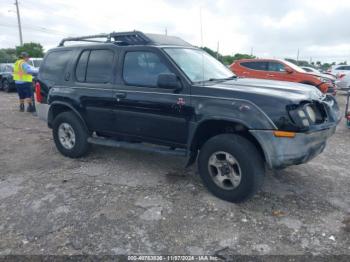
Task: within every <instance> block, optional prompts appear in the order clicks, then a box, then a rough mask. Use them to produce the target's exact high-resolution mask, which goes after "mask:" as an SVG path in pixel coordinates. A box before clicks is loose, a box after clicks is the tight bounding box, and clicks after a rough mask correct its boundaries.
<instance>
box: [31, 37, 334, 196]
mask: <svg viewBox="0 0 350 262" xmlns="http://www.w3.org/2000/svg"><path fill="white" fill-rule="evenodd" d="M103 38H105V39H103ZM101 39H102V40H101ZM67 41H85V42H89V41H90V42H91V43H90V44H85V45H74V46H64V44H65V42H67ZM96 42H98V43H96ZM36 97H37V101H38V102H39V103H38V105H37V111H38V114H39V116H40V117H41V118H44V119H47V123H48V126H49V127H50V128H52V130H53V137H54V141H55V144H56V146H57V149H58V150H59V151H60V152H61V153H62V154H63V155H65V156H68V157H72V158H76V157H81V156H83V155H85V154H86V153H87V152H88V151H89V148H90V145H91V144H98V145H107V146H116V147H126V148H135V149H140V150H144V151H147V152H149V151H152V152H159V153H168V154H174V155H183V156H185V157H187V164H188V165H190V164H192V163H194V162H195V160H196V159H198V169H199V174H200V176H201V178H202V180H203V182H204V184H205V185H206V186H207V187H208V189H209V190H210V191H211V192H212V193H213V194H214V195H216V196H218V197H219V198H222V199H224V200H228V201H231V202H239V201H243V200H245V199H247V197H249V196H252V195H253V194H254V192H256V190H257V189H258V188H259V187H260V185H261V184H262V181H263V177H264V173H265V166H267V167H270V168H274V169H277V168H283V167H286V166H289V165H296V164H302V163H305V162H307V161H309V160H310V159H312V158H313V157H315V156H317V155H318V154H320V153H321V152H322V151H323V149H324V148H325V145H326V140H327V139H328V138H329V137H330V136H331V135H332V134H333V133H334V132H335V129H336V125H337V123H338V122H339V120H340V113H339V108H338V105H337V102H336V100H335V99H334V98H333V97H331V96H328V95H322V94H321V93H320V91H319V90H318V89H316V88H315V87H313V86H306V85H302V84H297V83H287V82H278V81H269V80H258V79H244V78H243V79H240V78H237V77H236V76H235V75H234V74H233V73H232V72H231V71H229V70H228V69H227V68H226V67H225V66H224V65H222V64H221V63H220V62H218V61H217V60H216V59H214V58H213V57H212V56H210V55H208V54H207V53H206V52H204V51H202V50H201V49H198V48H196V47H194V46H192V45H190V44H188V43H187V42H185V41H183V40H181V39H180V38H177V37H170V36H164V35H155V34H144V33H141V32H138V31H134V32H126V33H111V34H103V35H95V36H86V37H79V38H66V39H63V40H62V41H61V43H60V45H59V46H58V47H57V48H54V49H52V50H50V51H48V52H47V54H46V56H45V58H44V61H43V64H42V66H41V67H40V72H39V76H38V82H37V83H36ZM155 145H157V146H155Z"/></svg>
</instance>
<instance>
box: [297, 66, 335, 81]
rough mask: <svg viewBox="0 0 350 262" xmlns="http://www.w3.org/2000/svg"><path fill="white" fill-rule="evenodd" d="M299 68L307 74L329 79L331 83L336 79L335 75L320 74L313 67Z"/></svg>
mask: <svg viewBox="0 0 350 262" xmlns="http://www.w3.org/2000/svg"><path fill="white" fill-rule="evenodd" d="M301 68H302V69H303V70H304V71H306V72H308V73H312V74H314V75H317V76H321V77H325V78H329V79H330V80H331V81H333V82H334V81H335V80H336V79H337V77H336V76H335V75H332V74H325V73H322V72H320V71H319V70H317V69H316V68H313V67H308V66H301Z"/></svg>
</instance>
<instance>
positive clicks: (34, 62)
mask: <svg viewBox="0 0 350 262" xmlns="http://www.w3.org/2000/svg"><path fill="white" fill-rule="evenodd" d="M41 61H42V60H39V59H35V60H33V65H34V67H40V65H41Z"/></svg>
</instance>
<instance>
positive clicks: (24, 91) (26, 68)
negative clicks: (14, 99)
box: [13, 52, 38, 112]
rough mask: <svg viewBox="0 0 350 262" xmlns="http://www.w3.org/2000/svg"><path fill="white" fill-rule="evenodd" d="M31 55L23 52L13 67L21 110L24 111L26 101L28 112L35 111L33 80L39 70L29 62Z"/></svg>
mask: <svg viewBox="0 0 350 262" xmlns="http://www.w3.org/2000/svg"><path fill="white" fill-rule="evenodd" d="M28 59H29V55H28V53H26V52H22V53H21V55H20V56H19V59H18V60H17V61H16V62H15V65H14V68H13V80H15V84H16V89H17V93H18V96H19V111H20V112H24V103H27V105H28V106H27V112H34V111H35V108H34V106H33V104H32V92H33V88H32V84H33V83H32V81H33V76H32V75H33V74H36V73H38V70H37V69H35V68H32V67H31V66H30V65H29V64H28V63H27V61H28Z"/></svg>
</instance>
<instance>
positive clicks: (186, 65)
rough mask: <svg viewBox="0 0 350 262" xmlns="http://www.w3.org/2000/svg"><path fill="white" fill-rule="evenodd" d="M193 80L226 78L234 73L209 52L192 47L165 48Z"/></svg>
mask: <svg viewBox="0 0 350 262" xmlns="http://www.w3.org/2000/svg"><path fill="white" fill-rule="evenodd" d="M164 50H165V52H167V54H168V55H169V56H170V57H171V58H172V59H173V60H174V61H175V63H176V64H177V65H178V66H179V67H180V68H181V70H182V71H183V72H184V73H185V74H186V75H187V76H188V78H189V79H190V80H191V81H192V82H203V81H209V80H211V79H225V78H230V77H233V76H234V74H233V73H232V72H231V71H230V70H228V69H227V68H226V67H225V66H224V65H223V64H221V63H220V62H219V61H218V60H216V59H215V58H214V57H212V56H211V55H209V54H208V53H206V52H204V51H202V50H198V49H190V48H164Z"/></svg>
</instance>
